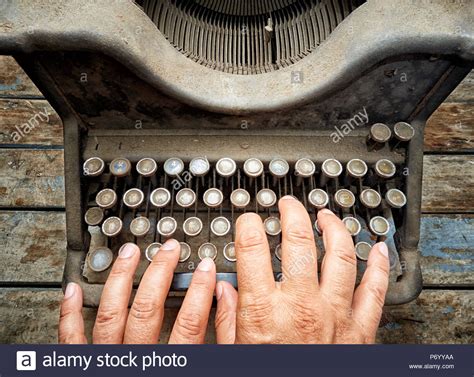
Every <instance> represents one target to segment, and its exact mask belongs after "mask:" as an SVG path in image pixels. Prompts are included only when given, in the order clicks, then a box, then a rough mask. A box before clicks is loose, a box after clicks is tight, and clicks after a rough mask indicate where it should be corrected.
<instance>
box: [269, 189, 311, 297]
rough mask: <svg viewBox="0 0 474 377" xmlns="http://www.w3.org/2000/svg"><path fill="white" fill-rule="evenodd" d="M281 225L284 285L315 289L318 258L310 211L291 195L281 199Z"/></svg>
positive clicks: (301, 288)
mask: <svg viewBox="0 0 474 377" xmlns="http://www.w3.org/2000/svg"><path fill="white" fill-rule="evenodd" d="M278 206H279V209H280V213H281V229H282V271H283V278H284V280H283V287H289V288H290V289H294V288H297V289H300V290H303V291H304V292H314V289H316V288H317V286H318V259H317V254H316V243H315V241H314V233H313V226H312V224H311V220H310V218H309V215H308V212H307V211H306V209H305V208H304V206H303V204H301V203H300V202H299V201H298V200H296V199H295V198H293V197H292V196H285V197H283V198H282V199H281V200H280V202H279V203H278Z"/></svg>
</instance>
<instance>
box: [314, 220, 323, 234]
mask: <svg viewBox="0 0 474 377" xmlns="http://www.w3.org/2000/svg"><path fill="white" fill-rule="evenodd" d="M314 229H315V230H316V233H318V235H320V236H321V235H322V234H323V232H321V228H320V227H319V224H318V220H316V221H315V222H314Z"/></svg>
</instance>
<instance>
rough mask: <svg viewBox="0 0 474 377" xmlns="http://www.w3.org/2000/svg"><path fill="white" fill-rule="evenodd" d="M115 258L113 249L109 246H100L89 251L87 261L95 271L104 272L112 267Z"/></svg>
mask: <svg viewBox="0 0 474 377" xmlns="http://www.w3.org/2000/svg"><path fill="white" fill-rule="evenodd" d="M113 260H114V254H113V253H112V250H110V249H109V248H107V247H98V248H97V249H95V250H93V251H92V252H90V253H89V255H88V258H87V263H88V265H89V268H90V269H91V270H92V271H94V272H102V271H105V270H106V269H108V268H109V267H110V265H111V264H112V261H113Z"/></svg>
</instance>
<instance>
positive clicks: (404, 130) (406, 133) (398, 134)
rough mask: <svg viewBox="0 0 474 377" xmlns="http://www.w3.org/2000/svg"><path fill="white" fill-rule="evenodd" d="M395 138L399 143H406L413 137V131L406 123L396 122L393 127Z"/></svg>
mask: <svg viewBox="0 0 474 377" xmlns="http://www.w3.org/2000/svg"><path fill="white" fill-rule="evenodd" d="M393 133H394V135H395V138H397V140H398V141H400V142H402V143H403V142H408V141H410V140H411V139H413V137H414V136H415V129H414V128H413V127H412V126H411V125H410V124H408V123H405V122H398V123H396V124H395V126H394V127H393Z"/></svg>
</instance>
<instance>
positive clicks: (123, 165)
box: [110, 158, 132, 177]
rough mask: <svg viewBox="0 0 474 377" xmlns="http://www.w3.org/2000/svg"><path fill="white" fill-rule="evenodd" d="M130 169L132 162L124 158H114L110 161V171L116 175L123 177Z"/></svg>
mask: <svg viewBox="0 0 474 377" xmlns="http://www.w3.org/2000/svg"><path fill="white" fill-rule="evenodd" d="M131 170H132V163H131V162H130V161H129V160H127V159H126V158H116V159H115V160H113V161H112V162H111V163H110V172H111V173H112V174H113V175H115V176H116V177H125V176H127V175H129V174H130V171H131Z"/></svg>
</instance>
